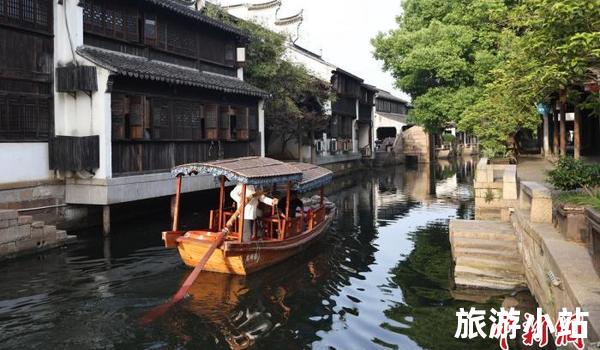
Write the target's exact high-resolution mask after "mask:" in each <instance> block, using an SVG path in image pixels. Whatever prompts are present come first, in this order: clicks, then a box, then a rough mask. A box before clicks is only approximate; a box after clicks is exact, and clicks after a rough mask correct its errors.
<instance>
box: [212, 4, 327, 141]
mask: <svg viewBox="0 0 600 350" xmlns="http://www.w3.org/2000/svg"><path fill="white" fill-rule="evenodd" d="M204 13H205V14H207V15H209V16H211V17H213V18H217V19H220V20H222V21H225V22H228V23H229V24H232V25H234V26H236V27H237V28H239V29H241V30H243V31H244V32H246V33H248V35H249V38H250V41H249V43H248V46H247V49H246V65H245V66H244V75H245V80H246V81H247V82H249V83H250V84H253V85H255V86H257V87H259V88H261V89H263V90H265V91H267V92H268V93H269V94H270V95H271V97H270V98H269V99H267V101H266V102H265V125H266V128H267V133H268V134H267V135H268V136H271V137H280V138H281V140H282V142H283V145H282V148H285V146H286V144H287V143H288V142H289V141H290V140H292V139H298V138H299V136H301V135H305V134H307V133H309V132H310V131H312V130H314V129H319V128H322V127H324V126H325V125H326V123H327V121H328V117H327V116H326V113H325V110H324V106H323V102H324V101H326V100H328V99H330V98H331V96H330V95H331V89H330V86H329V82H324V81H321V80H319V79H318V78H315V77H314V76H313V75H311V74H310V72H309V71H308V70H307V69H306V68H305V67H304V66H302V65H299V64H295V63H293V62H290V61H287V60H286V59H285V58H284V53H285V42H286V38H285V36H284V35H281V34H278V33H275V32H273V31H271V30H269V29H267V28H265V27H263V26H261V25H259V24H256V23H253V22H249V21H244V20H240V19H238V18H234V17H232V16H230V15H228V14H227V13H226V12H224V11H223V10H222V9H221V8H220V7H218V6H216V5H208V6H207V7H206V8H205V9H204Z"/></svg>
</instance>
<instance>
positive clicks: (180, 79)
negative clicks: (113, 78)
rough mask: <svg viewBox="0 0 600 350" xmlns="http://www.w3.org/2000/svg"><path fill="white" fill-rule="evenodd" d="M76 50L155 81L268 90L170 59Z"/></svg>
mask: <svg viewBox="0 0 600 350" xmlns="http://www.w3.org/2000/svg"><path fill="white" fill-rule="evenodd" d="M77 53H78V54H79V55H81V56H82V57H85V58H87V59H88V60H90V61H92V62H93V63H95V64H97V65H98V66H100V67H102V68H105V69H108V70H110V71H111V72H113V73H116V74H119V75H123V76H128V77H133V78H138V79H146V80H154V81H162V82H167V83H173V84H179V85H189V86H195V87H200V88H205V89H210V90H216V91H222V92H225V93H231V94H240V95H246V96H253V97H261V98H264V97H267V96H268V93H267V92H265V91H263V90H261V89H259V88H257V87H255V86H252V85H250V84H248V83H246V82H244V81H242V80H240V79H237V78H234V77H228V76H224V75H220V74H215V73H209V72H201V71H199V70H197V69H193V68H189V67H183V66H179V65H175V64H171V63H166V62H161V61H156V60H149V59H147V58H145V57H140V56H134V55H129V54H124V53H120V52H116V51H110V50H105V49H99V48H96V47H91V46H81V47H79V48H78V49H77Z"/></svg>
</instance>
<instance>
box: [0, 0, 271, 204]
mask: <svg viewBox="0 0 600 350" xmlns="http://www.w3.org/2000/svg"><path fill="white" fill-rule="evenodd" d="M199 3H202V2H199ZM6 6H8V7H6ZM195 7H196V4H194V5H191V6H189V5H185V4H183V3H182V2H181V1H177V0H142V1H139V0H62V1H55V0H12V1H8V2H4V1H3V2H0V39H1V40H2V42H3V45H4V46H5V48H7V50H0V56H1V57H0V78H1V79H0V80H1V81H2V83H1V84H0V99H1V100H2V101H0V102H2V103H0V105H1V106H2V107H0V162H1V163H0V164H2V167H0V197H1V199H0V208H2V206H5V207H6V206H22V207H28V206H29V207H31V206H49V205H57V206H59V205H64V204H81V205H97V206H103V207H104V208H105V216H110V212H109V208H110V205H112V204H118V203H124V202H131V201H138V200H143V199H149V198H156V197H163V196H169V195H172V194H173V193H174V189H175V185H174V180H173V179H171V177H170V175H169V170H170V168H171V167H172V166H175V165H177V164H181V163H186V162H195V161H204V160H210V159H217V158H228V157H236V156H247V155H264V153H265V147H264V112H263V100H264V98H266V97H267V96H268V95H267V93H266V92H264V91H262V90H260V89H258V88H256V87H254V86H251V85H250V84H248V83H245V82H244V81H243V61H244V60H245V45H246V43H247V40H248V38H247V37H246V35H245V34H244V33H242V32H241V31H239V30H237V29H236V28H234V27H231V26H229V25H227V24H225V23H222V22H220V21H217V20H214V19H212V18H210V17H207V16H205V15H203V14H202V12H201V11H198V10H196V8H195ZM214 187H215V184H214V182H213V181H212V180H211V178H208V177H196V178H195V179H194V180H193V181H188V182H187V183H186V185H185V187H184V189H183V190H184V192H190V191H199V190H204V189H209V188H214ZM41 200H44V201H41ZM15 203H16V204H15Z"/></svg>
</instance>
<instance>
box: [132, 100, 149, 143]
mask: <svg viewBox="0 0 600 350" xmlns="http://www.w3.org/2000/svg"><path fill="white" fill-rule="evenodd" d="M145 104H146V99H145V98H144V96H131V97H130V99H129V135H128V136H129V138H130V139H142V138H144V110H145Z"/></svg>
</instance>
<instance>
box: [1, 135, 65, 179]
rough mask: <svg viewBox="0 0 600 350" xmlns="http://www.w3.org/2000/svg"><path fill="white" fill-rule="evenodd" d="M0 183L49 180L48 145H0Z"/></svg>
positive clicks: (44, 143)
mask: <svg viewBox="0 0 600 350" xmlns="http://www.w3.org/2000/svg"><path fill="white" fill-rule="evenodd" d="M0 164H2V165H1V166H0V183H1V184H7V183H14V182H24V181H34V180H49V179H52V178H53V173H52V172H51V171H50V170H49V164H48V143H46V142H36V143H25V142H20V143H0Z"/></svg>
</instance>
